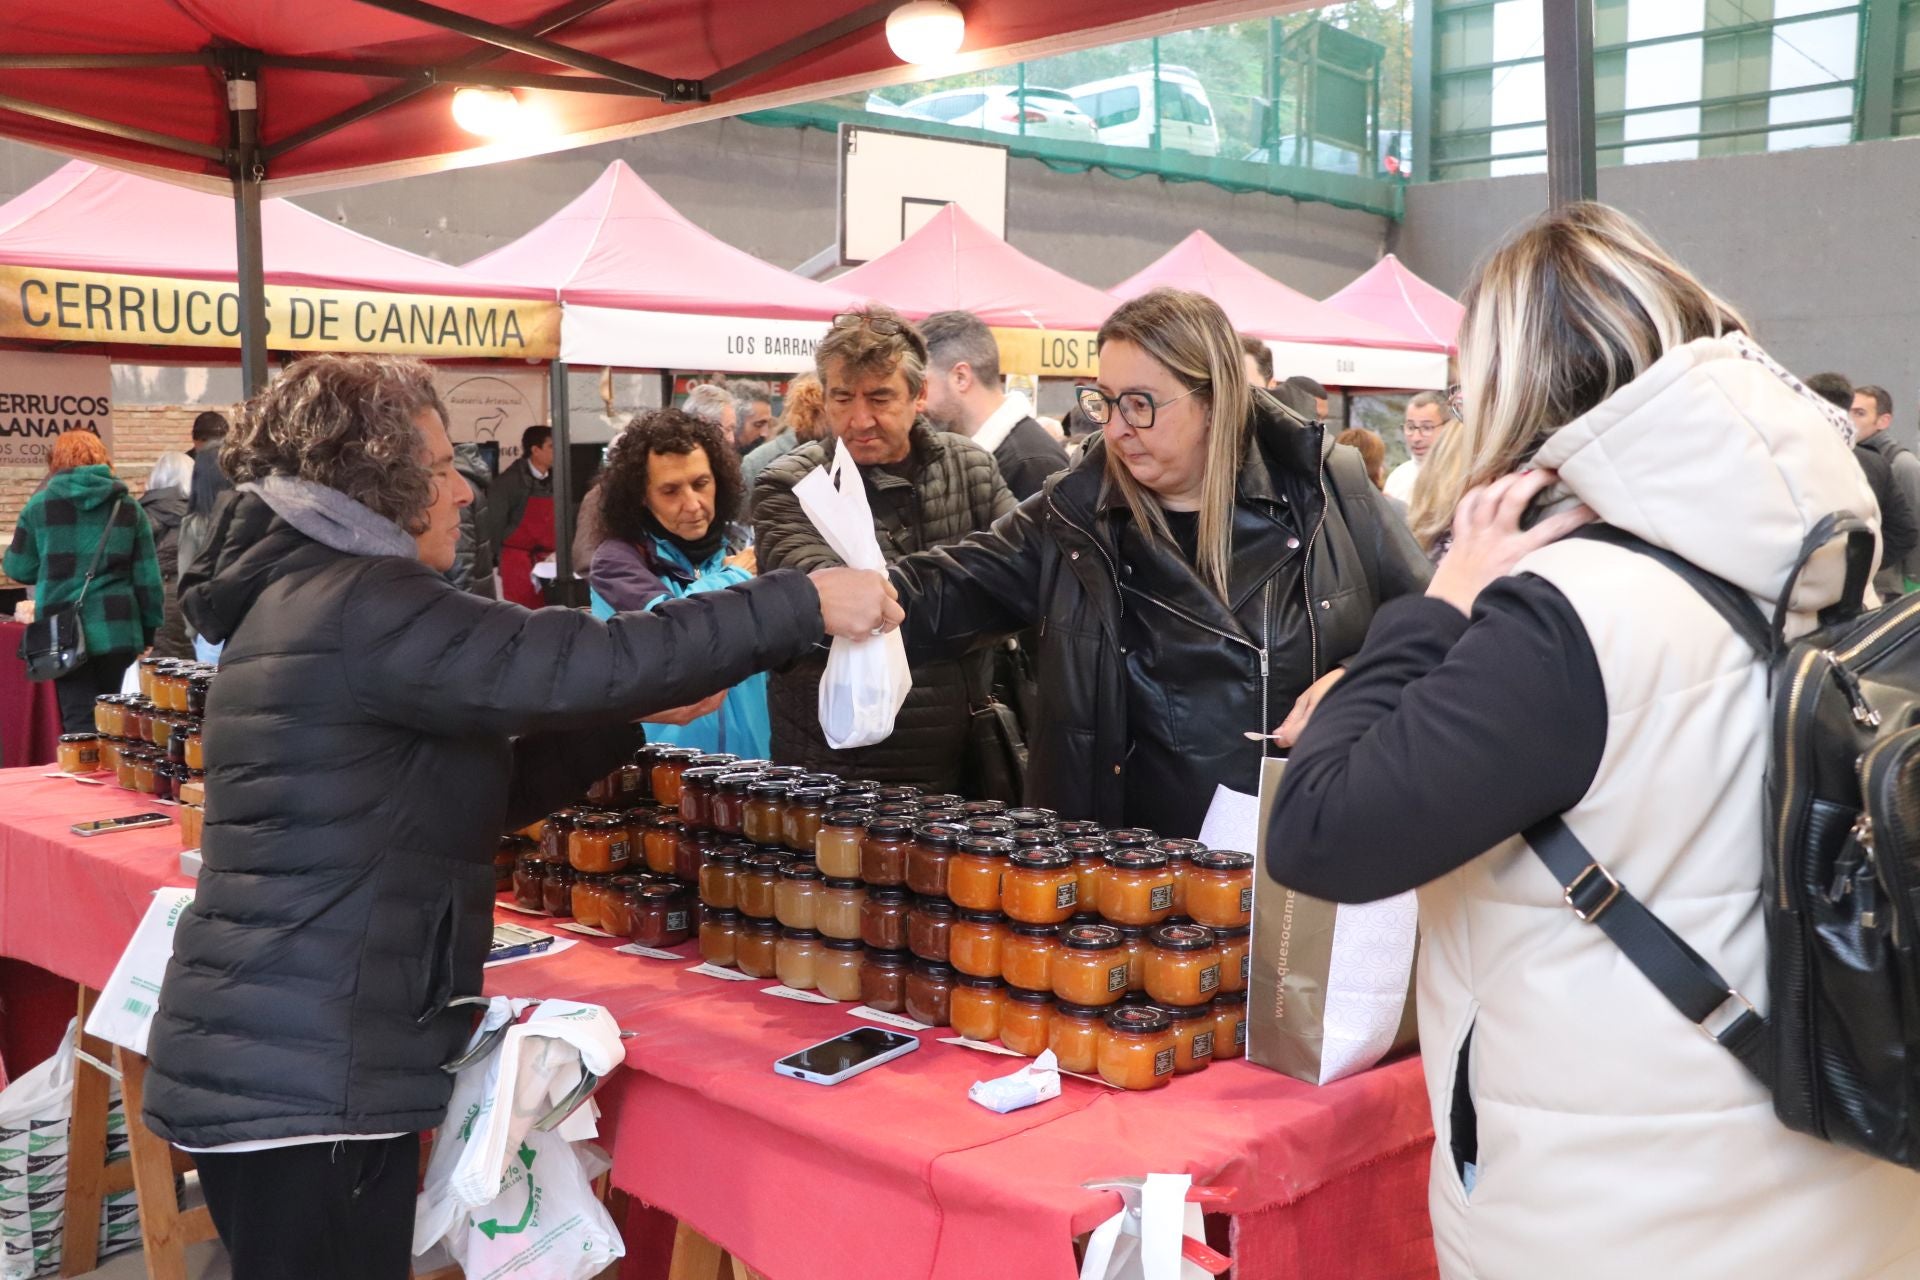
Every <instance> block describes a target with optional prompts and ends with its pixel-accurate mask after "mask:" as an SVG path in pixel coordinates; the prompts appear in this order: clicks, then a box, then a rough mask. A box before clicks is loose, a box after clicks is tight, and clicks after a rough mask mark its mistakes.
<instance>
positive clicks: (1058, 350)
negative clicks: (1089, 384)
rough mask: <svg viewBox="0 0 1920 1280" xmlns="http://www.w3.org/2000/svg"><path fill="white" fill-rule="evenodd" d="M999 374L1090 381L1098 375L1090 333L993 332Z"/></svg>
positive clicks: (1056, 331) (1023, 330) (1049, 330)
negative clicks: (998, 347) (998, 352)
mask: <svg viewBox="0 0 1920 1280" xmlns="http://www.w3.org/2000/svg"><path fill="white" fill-rule="evenodd" d="M993 340H994V341H995V342H997V343H998V344H999V345H1000V369H1001V372H1003V373H1027V374H1032V375H1033V376H1034V377H1037V378H1091V377H1092V376H1094V375H1095V374H1096V373H1098V372H1100V356H1099V348H1098V347H1097V346H1096V345H1095V343H1094V335H1093V334H1091V333H1077V332H1073V331H1070V330H1052V329H995V330H994V331H993Z"/></svg>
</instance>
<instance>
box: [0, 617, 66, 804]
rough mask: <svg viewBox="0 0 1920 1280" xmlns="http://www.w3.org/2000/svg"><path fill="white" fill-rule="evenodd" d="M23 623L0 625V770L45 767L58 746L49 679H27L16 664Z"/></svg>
mask: <svg viewBox="0 0 1920 1280" xmlns="http://www.w3.org/2000/svg"><path fill="white" fill-rule="evenodd" d="M26 631H27V628H26V625H25V624H24V623H19V622H14V621H12V620H11V619H9V620H7V621H4V622H0V767H4V768H8V769H17V768H19V767H21V766H22V765H30V764H47V763H50V762H51V761H52V760H53V757H54V752H55V750H56V749H57V748H58V746H59V743H60V704H59V703H58V702H56V701H54V697H53V682H52V681H51V680H29V679H27V666H26V664H25V663H24V662H22V661H20V637H21V636H23V635H25V634H26Z"/></svg>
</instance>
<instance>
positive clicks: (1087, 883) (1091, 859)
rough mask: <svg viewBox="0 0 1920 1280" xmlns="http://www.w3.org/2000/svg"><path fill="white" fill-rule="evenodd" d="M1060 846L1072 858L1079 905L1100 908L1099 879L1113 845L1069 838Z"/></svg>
mask: <svg viewBox="0 0 1920 1280" xmlns="http://www.w3.org/2000/svg"><path fill="white" fill-rule="evenodd" d="M1060 848H1062V849H1064V850H1066V852H1067V854H1068V856H1070V857H1071V858H1072V859H1073V874H1074V876H1075V878H1076V879H1077V880H1078V882H1079V883H1078V885H1077V886H1076V890H1077V892H1078V893H1079V895H1080V905H1081V906H1082V907H1084V908H1086V909H1087V910H1089V911H1095V912H1097V911H1099V909H1100V881H1101V880H1102V879H1103V878H1104V877H1105V875H1106V871H1107V855H1108V854H1109V853H1112V852H1113V846H1111V845H1109V844H1108V843H1107V842H1106V841H1105V840H1089V839H1079V840H1069V841H1067V842H1066V843H1065V844H1063V845H1061V846H1060Z"/></svg>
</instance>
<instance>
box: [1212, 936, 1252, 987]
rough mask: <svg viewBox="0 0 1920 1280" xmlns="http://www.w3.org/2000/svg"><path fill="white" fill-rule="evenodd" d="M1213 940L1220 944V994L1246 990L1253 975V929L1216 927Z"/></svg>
mask: <svg viewBox="0 0 1920 1280" xmlns="http://www.w3.org/2000/svg"><path fill="white" fill-rule="evenodd" d="M1213 940H1214V941H1215V942H1217V943H1218V944H1219V945H1220V994H1222V995H1233V994H1237V993H1239V992H1242V991H1245V990H1246V989H1247V985H1248V979H1250V978H1251V977H1252V976H1253V930H1252V929H1250V928H1243V929H1215V930H1214V931H1213Z"/></svg>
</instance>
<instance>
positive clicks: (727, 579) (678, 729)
mask: <svg viewBox="0 0 1920 1280" xmlns="http://www.w3.org/2000/svg"><path fill="white" fill-rule="evenodd" d="M735 541H736V539H735V538H733V537H731V536H730V537H729V538H728V539H727V541H726V542H725V543H723V544H722V545H721V547H720V550H718V551H716V552H714V553H713V556H712V557H711V558H710V559H708V560H707V562H706V563H705V564H701V565H694V564H693V563H691V562H690V561H689V560H688V559H687V557H686V555H685V554H684V553H683V552H682V551H681V550H680V548H678V547H676V546H674V545H673V544H672V543H670V542H668V541H666V540H665V539H664V538H650V539H648V541H647V543H646V545H645V546H637V545H635V544H634V543H631V542H628V541H626V540H625V539H623V538H609V539H607V540H606V541H605V542H603V543H601V544H600V549H599V550H598V551H595V552H594V554H593V567H592V569H591V570H590V571H589V572H588V575H587V585H588V586H589V587H590V588H592V603H593V616H594V617H596V618H603V619H604V618H610V617H612V616H613V615H614V614H615V613H634V612H640V611H644V610H650V609H652V608H653V607H654V606H656V605H658V604H659V603H660V602H661V601H662V600H678V599H682V598H684V597H686V596H690V595H693V594H695V593H697V592H701V591H718V590H720V589H721V588H723V587H731V586H737V585H738V584H740V583H742V582H750V581H752V578H753V575H752V574H749V573H748V572H747V571H746V570H745V569H741V568H737V567H735V566H733V565H730V564H728V563H727V562H726V559H727V557H728V556H729V555H731V554H733V553H734V551H735V550H736V549H737V548H736V547H735ZM772 738H773V727H772V722H771V720H770V719H769V718H768V715H767V677H766V675H765V674H764V673H763V674H760V675H755V676H750V677H748V678H747V679H746V680H743V681H741V682H740V683H739V684H737V685H735V686H733V688H732V689H731V690H729V691H728V693H727V700H726V702H725V703H723V704H722V705H721V707H720V709H719V710H718V711H716V712H714V713H713V714H712V715H706V716H702V717H700V718H699V719H698V720H695V721H694V722H693V723H691V724H687V725H664V724H650V725H648V726H647V740H648V741H649V742H670V743H673V744H674V745H676V746H683V747H698V748H699V749H700V750H702V751H708V752H713V751H725V752H730V753H731V754H733V755H737V756H741V757H743V758H745V759H751V760H764V759H766V758H767V754H768V752H769V751H770V750H771V749H772Z"/></svg>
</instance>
